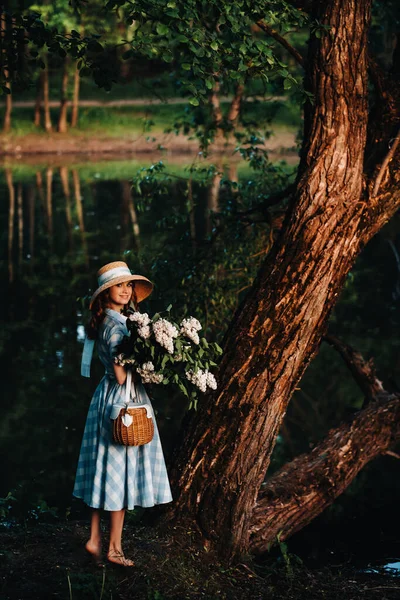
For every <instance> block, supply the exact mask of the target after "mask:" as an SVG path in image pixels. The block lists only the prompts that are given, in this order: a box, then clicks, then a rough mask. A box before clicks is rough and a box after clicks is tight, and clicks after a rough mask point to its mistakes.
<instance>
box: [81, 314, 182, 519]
mask: <svg viewBox="0 0 400 600" xmlns="http://www.w3.org/2000/svg"><path fill="white" fill-rule="evenodd" d="M112 312H113V311H108V314H107V316H106V318H105V320H104V321H103V323H102V324H101V326H100V328H99V336H98V352H99V357H100V360H101V361H102V363H103V364H104V365H105V367H106V375H105V376H104V377H103V379H102V380H101V381H100V383H99V385H98V386H97V388H96V391H95V393H94V396H93V398H92V402H91V404H90V407H89V412H88V416H87V420H86V426H85V431H84V434H83V440H82V446H81V451H80V455H79V460H78V468H77V472H76V478H75V486H74V491H73V495H74V496H76V497H77V498H81V499H82V500H83V501H84V502H85V503H86V504H87V505H88V506H91V507H92V508H103V509H104V510H113V511H114V510H115V511H116V510H121V509H122V508H128V509H133V508H134V507H135V506H143V507H150V506H154V505H156V504H165V503H167V502H171V500H172V496H171V490H170V486H169V481H168V475H167V470H166V467H165V461H164V455H163V451H162V447H161V443H160V437H159V433H158V429H157V424H156V422H155V419H154V414H153V420H154V437H153V439H152V441H151V442H149V443H148V444H145V445H143V446H122V445H119V444H115V443H114V442H113V440H112V421H111V419H110V414H111V409H112V406H113V405H114V404H121V403H122V404H123V402H124V397H125V386H126V383H125V384H124V385H119V384H118V382H117V381H116V379H115V376H114V371H113V359H114V355H115V352H116V346H117V345H118V344H119V343H120V341H121V340H122V338H123V336H124V335H127V330H126V327H125V325H123V324H121V322H120V315H118V317H119V320H118V321H117V320H115V319H114V318H113V316H112ZM135 387H136V394H137V396H138V400H139V401H140V402H145V403H147V404H150V400H149V397H148V395H147V393H146V390H145V389H144V387H143V385H142V384H140V383H138V384H136V385H135ZM150 405H151V404H150Z"/></svg>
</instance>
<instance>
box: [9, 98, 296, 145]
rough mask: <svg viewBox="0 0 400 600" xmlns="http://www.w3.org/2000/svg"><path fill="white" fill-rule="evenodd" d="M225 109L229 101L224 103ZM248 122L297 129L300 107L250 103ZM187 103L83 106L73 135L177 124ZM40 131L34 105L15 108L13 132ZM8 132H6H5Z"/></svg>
mask: <svg viewBox="0 0 400 600" xmlns="http://www.w3.org/2000/svg"><path fill="white" fill-rule="evenodd" d="M223 108H224V110H225V111H226V110H227V109H228V104H225V105H223ZM51 116H52V122H53V124H54V126H55V125H56V123H57V116H58V110H57V109H52V110H51ZM243 117H244V119H245V120H246V122H248V123H251V124H254V125H255V126H256V125H259V124H260V123H262V127H264V128H265V127H266V125H265V122H266V121H268V120H271V121H273V129H274V130H276V129H280V130H282V129H283V130H296V129H298V128H299V127H300V126H301V114H300V109H299V107H297V106H294V105H291V104H289V103H286V102H282V101H277V102H268V103H261V102H257V103H248V104H246V105H245V107H244V109H243ZM189 118H190V114H189V113H188V109H187V105H186V104H185V103H184V102H182V104H168V103H165V104H146V103H143V105H141V106H140V105H139V106H129V107H118V108H108V107H83V108H81V109H80V112H79V127H78V128H76V129H70V130H69V134H70V135H71V136H74V135H75V136H76V135H77V136H79V135H82V134H83V133H93V132H97V133H99V132H103V133H106V134H107V136H108V137H113V136H117V137H118V136H121V135H126V134H127V133H128V132H129V133H136V134H149V135H150V134H151V133H154V132H163V131H164V130H165V129H166V128H174V124H175V123H176V122H179V121H181V120H183V119H186V120H187V119H189ZM40 131H42V132H43V135H46V133H45V131H44V130H43V129H38V128H37V127H35V125H34V123H33V107H29V108H15V109H14V110H13V113H12V129H11V134H10V135H12V136H23V135H27V134H31V133H35V134H37V133H38V132H39V133H40ZM3 136H4V134H3Z"/></svg>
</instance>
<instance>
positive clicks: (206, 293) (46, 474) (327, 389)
mask: <svg viewBox="0 0 400 600" xmlns="http://www.w3.org/2000/svg"><path fill="white" fill-rule="evenodd" d="M79 160H80V161H81V162H79V161H74V160H69V162H68V166H66V164H65V161H63V160H62V159H60V160H53V161H52V164H47V165H46V164H24V163H21V162H18V163H14V164H9V165H3V167H1V168H0V169H1V170H0V190H1V198H2V203H1V209H0V219H1V232H2V236H1V276H2V279H1V280H2V286H3V289H2V294H1V315H2V327H1V337H0V349H1V363H2V373H3V376H2V393H1V397H2V419H1V421H0V456H1V457H2V468H1V478H0V498H4V497H6V496H7V494H8V493H9V492H12V493H13V495H14V496H15V498H16V501H10V502H9V503H5V504H3V506H10V507H11V508H10V509H9V510H10V516H11V517H12V516H13V514H15V516H18V513H20V514H23V515H24V516H25V517H26V515H28V516H29V518H33V519H34V518H35V517H36V516H37V514H38V513H40V512H46V511H47V510H48V508H49V507H56V509H57V511H58V514H60V515H61V516H62V515H64V514H66V513H67V512H69V511H70V510H71V507H72V511H73V512H74V511H76V510H79V509H78V508H77V507H76V504H75V503H72V500H71V491H72V486H73V481H74V475H75V466H76V461H77V457H78V453H79V448H80V442H81V436H82V431H83V427H84V422H85V417H86V412H87V408H88V405H89V402H90V398H91V395H92V393H93V391H94V388H95V386H96V385H97V383H98V381H99V380H100V378H101V376H102V366H101V365H100V364H99V363H98V362H97V363H96V364H95V365H94V367H93V369H92V378H91V380H86V379H84V378H81V377H80V375H79V366H80V358H81V351H82V343H83V337H84V323H85V320H86V318H87V312H86V306H87V300H85V296H86V297H87V295H88V294H90V292H91V290H93V288H94V287H95V283H96V281H95V273H96V271H97V269H98V268H99V267H100V266H101V265H103V264H105V263H106V262H109V261H111V260H120V259H123V260H126V261H127V262H128V263H129V265H130V267H131V268H132V269H133V270H135V271H136V272H139V273H141V274H143V275H146V276H148V277H149V278H150V279H153V280H154V281H155V283H156V288H155V292H154V294H153V295H152V297H151V298H150V299H149V300H148V301H147V303H146V306H145V305H143V309H144V310H146V311H148V312H150V313H151V312H154V311H156V310H160V309H161V310H162V309H163V308H165V307H166V306H167V304H168V303H169V302H171V301H172V302H173V303H174V304H175V305H176V304H177V305H178V307H179V308H180V309H182V310H183V312H184V313H185V314H187V313H188V312H190V314H194V315H196V316H199V317H201V319H204V320H205V321H206V326H207V329H208V331H209V332H210V335H211V336H214V337H216V338H218V339H220V338H221V336H222V335H223V331H224V329H225V327H226V324H227V322H228V320H226V316H227V315H228V313H229V311H230V314H231V313H232V311H233V310H234V308H235V302H236V303H237V302H238V300H239V292H238V294H237V298H236V300H235V299H234V300H233V301H232V302H233V303H232V304H229V303H228V306H227V307H225V308H221V311H222V312H221V313H219V312H218V310H219V309H218V306H219V303H220V304H221V306H222V305H223V302H224V295H227V294H228V293H229V294H231V292H232V288H231V287H229V285H231V284H229V285H228V284H227V283H226V282H227V281H231V280H230V279H229V277H231V274H234V275H235V277H236V276H237V274H238V273H239V276H242V277H243V280H241V282H240V281H239V284H240V285H239V284H237V283H235V282H236V279H235V282H234V283H233V284H232V285H237V287H238V288H241V289H243V290H244V292H240V293H245V290H246V288H247V286H248V285H249V282H250V281H251V276H252V273H253V272H254V269H255V268H256V264H255V263H254V264H253V263H252V265H253V266H252V268H249V267H248V263H250V262H251V259H250V255H249V254H247V253H249V252H250V251H249V247H250V242H251V236H256V235H258V236H259V235H260V231H258V232H257V233H255V228H254V227H252V228H251V230H250V229H249V228H247V229H246V230H245V233H243V234H241V235H240V236H239V237H238V240H237V242H236V241H235V240H234V239H233V241H232V243H233V245H234V246H236V250H235V252H236V254H234V255H233V254H232V260H231V262H229V261H228V262H226V261H225V262H224V263H223V265H222V266H221V268H220V269H219V270H218V269H216V271H215V273H214V275H213V278H211V279H210V278H209V277H208V275H207V274H205V275H204V273H202V272H201V270H197V271H196V268H197V267H196V264H197V261H198V259H199V255H200V254H201V252H202V251H203V250H202V248H203V246H204V247H208V246H209V245H210V240H211V239H212V237H213V235H214V234H215V231H216V228H215V222H214V221H213V217H212V215H213V213H217V212H218V210H219V202H220V201H221V198H219V197H218V193H216V185H217V187H218V186H219V184H220V182H221V178H219V179H218V181H217V182H216V181H215V178H213V177H212V176H211V177H210V176H208V178H205V180H206V183H204V184H202V183H201V177H200V176H199V177H198V178H197V179H196V178H194V180H193V182H191V184H190V186H189V187H188V181H187V173H185V171H184V165H185V164H187V163H190V160H188V159H187V158H186V157H181V158H180V159H177V160H176V161H175V162H174V163H172V162H171V164H168V165H167V171H168V172H169V173H170V175H171V176H170V177H169V178H168V180H166V181H165V183H164V184H163V186H161V188H160V190H159V193H158V194H157V197H156V198H153V200H152V201H151V202H149V201H148V199H147V197H146V194H144V195H139V193H138V191H137V189H136V188H135V187H133V188H132V187H131V183H130V180H131V179H132V177H135V175H136V174H137V172H138V170H139V169H140V168H145V167H148V166H149V165H150V163H151V161H150V158H148V159H147V160H146V161H143V162H141V163H140V162H138V161H133V160H131V159H127V160H123V161H121V160H111V159H108V160H107V161H103V162H90V161H85V162H82V159H79ZM157 160H158V159H157ZM205 168H206V167H205ZM238 171H239V174H238ZM247 173H248V172H247V171H246V170H245V169H244V168H243V167H242V166H241V165H240V164H239V165H238V163H235V164H233V165H232V164H231V165H230V166H226V168H225V176H226V177H227V178H228V179H231V180H234V179H237V178H241V177H247V176H248V175H247ZM146 177H150V178H151V174H150V173H147V172H146V173H144V175H143V177H142V179H143V180H144V184H143V185H144V189H145V188H146V185H147V183H146ZM213 184H214V185H213ZM149 185H150V183H149ZM218 227H220V228H221V222H219V223H218ZM261 229H266V225H265V224H261ZM399 233H400V220H399V218H398V216H397V217H395V218H394V219H393V220H392V221H391V222H390V223H389V224H388V226H387V227H386V228H385V229H384V230H383V231H382V232H381V233H380V234H378V236H376V237H375V238H374V240H372V242H371V243H370V244H369V245H368V247H367V248H366V249H365V251H364V252H363V254H362V255H361V256H360V258H359V260H358V261H357V264H356V265H355V267H354V269H353V271H352V273H351V274H350V275H349V277H348V280H347V282H346V286H345V289H344V291H343V294H342V297H341V299H340V302H339V304H338V306H337V308H336V309H335V311H334V313H333V315H332V318H331V323H330V328H331V331H332V332H333V333H335V334H336V335H338V336H340V337H341V338H342V339H343V340H344V341H346V342H347V343H350V344H353V345H354V346H355V347H356V348H357V349H359V350H360V351H362V352H363V354H364V356H366V357H368V358H369V357H373V358H374V360H375V364H376V366H377V371H378V376H379V377H380V378H381V379H382V380H383V381H384V383H385V385H386V387H387V388H388V389H392V390H395V391H397V390H398V389H399V387H400V376H399V367H400V340H399V299H400V283H399V281H400V278H399V273H400V259H399V256H398V249H400V239H399ZM261 234H262V233H261ZM232 235H238V234H237V231H236V233H235V234H232ZM266 237H268V236H266ZM223 239H224V240H226V239H229V236H228V238H223ZM254 239H255V237H254ZM257 239H258V238H257ZM229 243H231V242H227V241H224V242H223V243H222V246H223V244H226V248H224V247H221V244H220V246H219V248H218V252H220V253H221V255H223V253H224V251H226V253H229V252H231V249H230V248H231V247H230V246H229ZM202 244H203V246H202ZM241 244H243V250H241V248H242V246H241ZM246 244H247V246H246ZM207 245H208V246H207ZM228 246H229V247H228ZM252 269H253V271H252ZM221 273H222V274H221ZM227 273H228V275H227ZM202 277H203V279H202ZM204 277H205V278H206V280H205V279H204ZM197 281H198V285H196V282H197ZM190 286H192V287H190ZM207 286H210V287H207ZM187 289H190V290H191V291H190V293H189V292H187V293H186V292H185V290H187ZM181 290H183V291H182V293H181ZM196 293H197V295H196ZM180 294H181V295H180ZM185 294H186V295H185ZM218 294H219V295H218ZM224 310H225V312H224ZM220 314H222V315H223V317H222V318H221V317H218V318H215V319H214V320H213V318H214V317H213V315H217V316H218V315H220ZM203 322H204V321H203ZM299 388H300V389H299V390H298V391H297V392H296V395H295V397H294V398H293V401H292V402H291V405H290V408H289V411H288V414H287V417H286V421H285V426H284V428H283V430H282V432H281V435H280V436H279V440H278V443H277V446H276V450H275V453H274V457H273V463H272V469H274V468H277V467H279V466H280V465H281V464H282V463H283V462H284V461H285V460H290V458H292V457H293V456H295V455H296V454H298V453H300V452H305V451H307V450H308V449H309V447H310V446H311V445H312V444H314V443H315V442H316V441H318V439H319V438H320V437H321V436H323V435H324V434H325V433H326V432H327V431H328V430H329V429H330V428H331V427H334V426H335V425H337V424H338V423H339V422H340V421H341V420H342V419H345V418H348V417H349V416H350V415H351V414H352V413H353V412H354V411H355V410H357V409H358V408H360V407H361V405H362V402H363V397H362V394H361V392H360V390H359V389H358V387H357V386H356V384H355V383H354V381H353V380H352V378H351V376H350V375H349V373H348V372H347V369H346V367H345V366H344V365H343V364H342V361H341V359H340V358H339V357H338V356H337V355H336V354H335V352H334V351H333V350H332V349H331V348H330V347H328V346H325V345H322V346H321V350H320V353H319V355H318V357H317V358H316V359H315V360H314V361H313V363H312V364H311V366H310V367H309V369H308V371H307V373H306V376H305V377H304V379H303V381H302V382H301V385H300V386H299ZM155 402H156V407H157V409H158V422H159V426H160V430H161V435H162V439H163V441H164V446H165V448H166V451H167V454H168V452H169V450H170V448H171V447H172V445H173V443H174V436H175V435H176V432H177V428H178V425H179V422H180V420H181V418H182V416H183V414H184V411H185V403H184V402H183V401H182V400H181V399H180V398H175V397H171V396H168V395H167V394H165V392H163V394H161V395H160V393H158V395H157V397H156V399H155ZM399 464H400V463H399V461H398V460H396V459H395V458H393V457H390V456H386V457H382V458H380V459H379V460H378V461H375V463H373V464H372V465H370V466H369V467H367V468H366V469H365V471H364V472H363V473H361V474H360V476H359V477H358V478H357V480H356V481H355V482H354V484H352V486H351V488H350V490H349V491H348V493H347V494H346V495H344V497H343V498H341V499H340V501H338V502H336V503H335V504H334V506H333V507H332V508H331V509H330V510H329V511H325V513H324V515H322V516H321V517H320V518H319V519H317V521H316V522H314V524H313V525H312V526H310V527H309V528H307V529H306V530H305V531H304V532H302V533H301V534H299V536H297V538H296V536H295V538H293V539H294V541H293V542H291V544H293V546H292V547H293V551H296V552H297V551H298V552H299V553H300V550H298V548H300V547H302V548H303V551H304V553H306V554H307V555H308V556H309V557H311V558H312V557H313V556H314V557H315V556H322V555H325V556H326V557H327V559H328V558H329V556H330V555H332V556H333V557H337V556H338V557H339V560H345V558H343V557H345V556H348V554H349V552H350V553H352V554H353V555H357V553H358V554H359V555H360V556H361V554H362V553H363V551H362V549H363V548H364V549H366V548H368V553H369V556H370V557H371V556H372V553H373V549H376V556H374V560H375V559H376V560H378V559H382V557H383V558H385V557H387V558H388V562H390V561H391V562H392V563H396V562H397V560H398V559H396V556H397V557H398V556H399V555H400V549H399V547H398V541H397V540H398V534H399V519H398V505H399V501H400V484H399ZM0 508H1V507H0ZM7 510H8V509H7ZM338 524H339V525H338ZM338 527H342V530H341V531H342V532H341V534H340V535H337V532H338V531H339V529H338ZM329 532H331V533H329ZM349 532H350V534H349V535H347V534H348V533H349ZM329 536H330V537H329ZM351 536H352V539H350V537H351ZM333 538H335V539H333ZM349 544H350V545H349ZM352 544H353V545H352ZM349 548H350V550H349ZM346 552H347V554H346ZM389 558H390V560H389ZM333 560H334V558H333ZM346 560H347V559H346ZM367 562H368V561H367ZM363 564H364V566H365V564H366V561H365V560H364V561H363Z"/></svg>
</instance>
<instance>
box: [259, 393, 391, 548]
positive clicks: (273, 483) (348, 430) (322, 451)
mask: <svg viewBox="0 0 400 600" xmlns="http://www.w3.org/2000/svg"><path fill="white" fill-rule="evenodd" d="M386 400H387V401H386V402H379V403H377V402H375V403H372V404H370V405H369V406H368V407H367V408H366V409H364V410H362V411H360V412H359V413H357V415H356V417H355V418H354V419H353V420H352V422H351V423H345V424H343V425H341V426H340V427H338V428H337V429H332V430H331V431H330V432H329V434H328V436H327V437H326V438H325V439H324V440H323V442H322V443H320V444H318V445H317V446H316V447H315V448H314V449H313V451H312V452H311V453H310V454H306V455H302V456H298V457H297V458H295V459H294V460H293V461H292V462H290V463H289V464H287V465H285V466H284V467H283V468H282V469H281V470H280V471H278V472H277V473H275V475H273V476H272V477H271V479H269V480H268V481H267V482H266V483H265V484H264V485H263V487H262V489H261V491H260V493H259V496H258V500H257V505H256V507H255V509H254V512H253V517H252V521H251V528H250V534H251V539H250V550H251V551H252V552H253V553H256V554H257V553H262V552H266V551H267V550H268V546H269V545H270V544H272V543H274V542H275V541H276V538H277V536H278V534H280V538H279V539H280V540H285V539H287V538H288V537H289V536H291V535H292V534H293V533H295V532H296V531H299V530H300V529H302V528H303V527H305V526H306V525H308V523H310V522H311V521H312V519H314V518H315V517H317V516H318V515H319V514H321V512H322V511H323V510H324V509H325V508H326V507H327V506H330V505H331V504H332V503H333V501H334V500H335V499H336V498H337V497H338V496H339V495H340V494H341V493H342V492H343V491H344V490H345V489H346V488H347V487H348V486H349V484H350V483H351V482H352V481H353V479H354V477H355V476H356V475H357V473H359V472H360V471H361V469H362V468H363V467H364V466H365V465H366V464H367V463H368V462H370V461H371V460H373V459H374V458H376V457H377V456H379V455H382V454H384V453H385V452H386V451H387V450H389V449H390V447H391V446H392V445H393V444H395V443H396V442H398V441H399V440H400V396H395V397H393V396H391V397H390V396H389V395H387V397H386Z"/></svg>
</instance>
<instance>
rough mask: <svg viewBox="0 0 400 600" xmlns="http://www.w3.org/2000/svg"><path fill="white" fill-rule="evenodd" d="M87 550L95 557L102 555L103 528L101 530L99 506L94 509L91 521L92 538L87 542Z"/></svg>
mask: <svg viewBox="0 0 400 600" xmlns="http://www.w3.org/2000/svg"><path fill="white" fill-rule="evenodd" d="M85 548H86V550H87V551H88V552H89V554H91V555H92V556H94V557H95V558H100V555H101V530H100V511H99V510H98V509H97V508H94V509H93V510H92V517H91V521H90V538H89V540H88V541H87V542H86V546H85Z"/></svg>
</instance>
